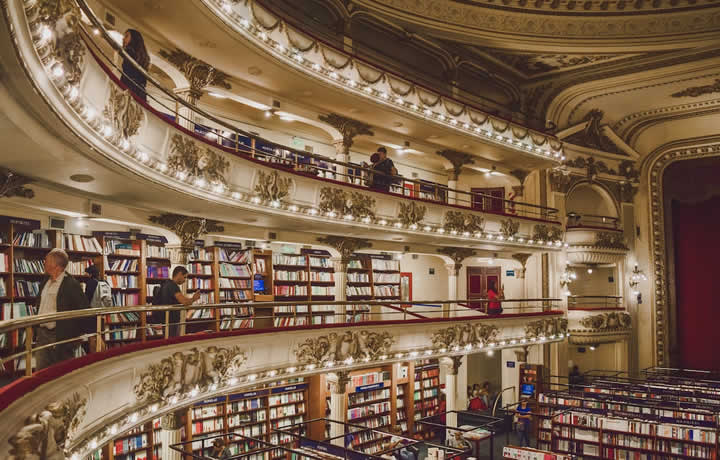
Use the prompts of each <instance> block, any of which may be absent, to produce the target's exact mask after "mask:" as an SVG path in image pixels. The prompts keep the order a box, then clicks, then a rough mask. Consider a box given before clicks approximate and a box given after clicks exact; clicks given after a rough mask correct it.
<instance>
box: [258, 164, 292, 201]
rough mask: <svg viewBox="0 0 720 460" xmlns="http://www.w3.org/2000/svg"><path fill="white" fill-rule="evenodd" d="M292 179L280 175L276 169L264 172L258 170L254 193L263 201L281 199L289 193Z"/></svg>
mask: <svg viewBox="0 0 720 460" xmlns="http://www.w3.org/2000/svg"><path fill="white" fill-rule="evenodd" d="M291 186H292V179H291V178H290V177H281V176H280V174H278V172H277V171H273V172H271V173H269V174H265V173H264V172H263V171H258V180H257V184H255V193H257V194H258V196H259V197H260V199H262V200H265V201H278V202H280V201H283V200H284V199H285V198H287V196H288V195H289V194H290V187H291Z"/></svg>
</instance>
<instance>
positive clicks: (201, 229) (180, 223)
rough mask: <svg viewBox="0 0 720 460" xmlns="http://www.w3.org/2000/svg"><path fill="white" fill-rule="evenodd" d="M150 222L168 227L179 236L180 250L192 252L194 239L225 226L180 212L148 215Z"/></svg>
mask: <svg viewBox="0 0 720 460" xmlns="http://www.w3.org/2000/svg"><path fill="white" fill-rule="evenodd" d="M150 222H153V223H156V224H159V225H162V226H163V227H165V228H167V229H170V230H171V231H172V232H173V233H175V234H176V235H177V236H178V237H179V238H180V245H181V250H182V251H183V252H185V253H189V252H192V250H193V248H194V247H195V240H197V239H198V238H199V237H200V236H202V235H205V234H206V233H208V232H222V231H225V228H224V227H223V226H222V225H220V223H219V222H217V221H214V220H209V219H204V218H201V217H191V216H183V215H181V214H170V213H166V214H161V215H159V216H150Z"/></svg>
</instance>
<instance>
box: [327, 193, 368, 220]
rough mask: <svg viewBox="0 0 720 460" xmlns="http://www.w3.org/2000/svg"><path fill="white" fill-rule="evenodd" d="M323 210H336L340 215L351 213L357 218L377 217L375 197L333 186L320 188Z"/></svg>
mask: <svg viewBox="0 0 720 460" xmlns="http://www.w3.org/2000/svg"><path fill="white" fill-rule="evenodd" d="M318 207H319V208H320V211H322V212H335V213H336V214H337V215H339V216H346V215H351V216H355V218H357V219H362V218H363V217H370V218H375V210H374V208H375V198H373V197H370V196H367V195H365V194H363V193H360V192H355V191H351V192H346V191H345V190H342V189H339V188H333V187H323V188H322V189H320V205H319V206H318Z"/></svg>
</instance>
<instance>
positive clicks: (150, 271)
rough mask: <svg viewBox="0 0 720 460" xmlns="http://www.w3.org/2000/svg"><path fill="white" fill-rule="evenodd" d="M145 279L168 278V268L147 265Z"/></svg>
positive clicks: (165, 266)
mask: <svg viewBox="0 0 720 460" xmlns="http://www.w3.org/2000/svg"><path fill="white" fill-rule="evenodd" d="M147 277H148V278H153V279H161V278H170V267H169V266H167V265H148V267H147Z"/></svg>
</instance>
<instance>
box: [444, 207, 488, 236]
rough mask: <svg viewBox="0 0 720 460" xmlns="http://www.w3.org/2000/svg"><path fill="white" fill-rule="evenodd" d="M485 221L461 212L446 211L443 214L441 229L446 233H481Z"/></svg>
mask: <svg viewBox="0 0 720 460" xmlns="http://www.w3.org/2000/svg"><path fill="white" fill-rule="evenodd" d="M484 224H485V221H484V219H483V218H482V216H478V215H476V214H470V213H466V212H462V211H448V212H447V213H446V214H445V224H444V225H443V228H444V229H445V231H447V232H453V231H455V232H458V233H465V232H469V233H471V234H472V233H479V232H482V231H483V228H484Z"/></svg>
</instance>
